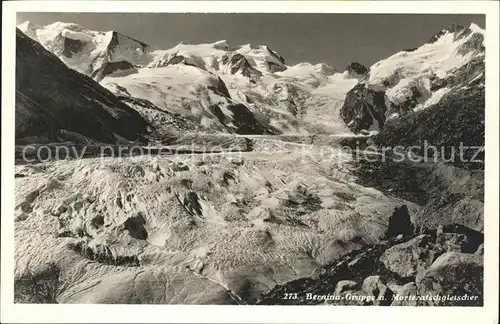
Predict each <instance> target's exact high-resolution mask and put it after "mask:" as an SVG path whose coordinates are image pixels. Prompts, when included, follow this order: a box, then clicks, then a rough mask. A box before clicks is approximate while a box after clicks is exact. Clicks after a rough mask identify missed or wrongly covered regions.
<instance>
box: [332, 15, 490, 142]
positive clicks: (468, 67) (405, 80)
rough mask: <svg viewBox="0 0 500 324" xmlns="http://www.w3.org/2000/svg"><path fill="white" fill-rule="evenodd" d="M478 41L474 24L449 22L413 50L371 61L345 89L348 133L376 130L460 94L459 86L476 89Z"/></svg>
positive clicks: (480, 64)
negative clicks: (365, 71)
mask: <svg viewBox="0 0 500 324" xmlns="http://www.w3.org/2000/svg"><path fill="white" fill-rule="evenodd" d="M483 40H484V31H483V30H482V29H480V28H479V27H478V26H476V25H474V24H472V25H471V26H470V27H463V26H457V25H452V26H450V27H449V28H447V29H444V30H442V31H440V32H439V33H437V34H436V35H434V36H433V37H432V38H431V39H430V40H429V42H428V43H426V44H424V45H422V46H420V47H418V48H416V49H408V50H404V51H401V52H399V53H396V54H394V55H392V56H391V57H389V58H387V59H385V60H382V61H379V62H377V63H375V64H374V65H373V66H372V67H371V68H370V70H369V72H368V74H367V75H366V77H365V78H364V79H363V80H362V81H361V82H360V83H359V84H358V85H357V86H356V87H354V88H353V89H351V90H350V91H349V93H348V94H347V96H346V100H345V103H344V105H343V107H342V112H341V117H342V118H343V120H344V121H345V122H346V123H347V124H348V125H349V127H350V128H351V129H352V130H353V131H354V132H360V131H362V130H382V129H383V128H384V126H385V125H387V124H388V123H389V122H392V120H397V119H398V118H401V117H404V116H406V115H413V114H415V113H416V112H419V111H422V110H427V109H429V107H432V106H434V105H436V104H438V103H440V102H446V101H449V100H450V98H454V97H456V96H463V94H462V92H463V91H462V90H463V88H468V89H472V88H477V89H478V92H480V91H481V87H483V84H484V82H482V81H481V80H484V53H485V50H484V45H483ZM408 118H417V117H408ZM395 122H396V121H395ZM396 123H399V122H396ZM406 124H407V123H405V125H406ZM423 124H426V123H413V125H423ZM408 125H411V123H408ZM421 127H423V126H421ZM426 127H429V126H426ZM431 128H432V127H431ZM415 136H416V134H415Z"/></svg>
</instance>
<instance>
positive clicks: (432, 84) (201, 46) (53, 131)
mask: <svg viewBox="0 0 500 324" xmlns="http://www.w3.org/2000/svg"><path fill="white" fill-rule="evenodd" d="M21 2H22V1H21ZM89 2H91V1H89ZM110 2H111V4H110ZM110 2H107V4H108V6H109V7H111V8H112V10H113V11H112V12H109V11H104V10H103V11H95V10H92V12H87V10H85V8H84V7H83V6H80V7H75V10H74V11H67V10H65V11H64V12H60V11H58V9H57V6H52V7H51V8H52V10H47V9H46V8H45V9H40V10H22V11H18V12H16V13H15V14H14V15H15V18H13V19H12V21H13V20H15V26H9V27H8V28H9V29H8V30H5V24H4V35H5V34H6V33H10V34H11V37H12V38H13V37H14V36H13V33H14V32H15V49H14V48H12V53H14V50H15V57H14V61H13V62H10V68H11V71H12V74H11V75H10V83H9V85H7V86H6V84H5V83H4V81H2V84H3V85H2V88H3V89H7V90H9V89H12V91H10V92H11V98H12V100H11V101H12V102H11V103H10V104H9V105H8V106H6V105H5V104H4V102H3V103H2V105H3V108H2V114H4V111H5V110H7V109H9V110H10V111H11V115H12V116H13V119H11V120H12V124H11V125H10V128H11V133H10V141H11V145H10V146H9V147H10V148H11V149H9V152H10V153H9V160H8V162H9V163H12V164H13V166H12V171H11V173H10V174H7V173H6V174H3V177H2V178H4V177H10V183H11V185H10V186H9V187H8V188H6V187H5V186H4V183H3V182H2V202H3V201H4V191H5V190H8V191H10V197H12V200H13V201H12V203H11V206H12V207H13V209H12V210H11V211H10V214H4V209H2V224H4V222H10V223H11V225H10V226H11V228H12V231H13V233H12V235H11V237H12V242H11V243H10V247H11V248H12V253H11V255H12V259H13V260H11V261H10V262H11V267H10V268H4V267H3V263H4V260H2V268H3V270H2V272H4V270H5V269H8V270H7V271H8V272H10V273H8V275H9V276H10V277H11V285H12V287H13V288H12V289H13V290H12V297H11V298H12V300H11V302H12V303H13V304H14V305H23V304H105V305H109V304H126V305H129V304H153V305H166V304H168V305H240V306H241V307H242V308H244V306H249V305H252V306H267V307H269V308H270V307H272V306H284V305H288V306H290V305H292V306H299V307H298V308H299V310H300V306H307V305H309V306H312V305H317V306H325V307H327V308H328V309H330V310H331V314H335V312H336V311H338V310H340V309H343V308H345V307H346V306H356V308H354V310H352V308H349V309H351V310H352V311H353V312H360V311H361V310H362V309H363V310H365V309H367V308H366V307H362V306H375V307H376V308H377V309H380V308H381V306H392V307H386V308H384V309H385V310H387V311H388V310H389V309H393V308H399V309H401V308H404V306H412V307H413V309H415V307H416V308H418V309H420V310H421V311H424V309H427V308H428V307H437V306H448V307H449V306H452V307H456V309H460V308H462V307H464V306H467V307H468V309H475V308H479V309H481V308H483V307H484V306H485V304H486V299H487V298H488V296H487V294H486V293H485V289H486V284H485V282H486V280H485V278H486V276H487V275H486V274H485V268H486V258H485V255H488V257H491V258H496V259H494V260H497V261H496V266H495V264H493V265H494V266H495V267H496V270H494V271H496V274H497V275H498V241H497V240H498V191H496V193H495V192H491V188H493V189H494V188H496V190H498V184H493V185H492V186H490V191H489V192H487V190H486V189H485V182H488V181H498V177H496V180H494V179H493V178H492V177H491V176H490V175H487V176H485V170H486V169H487V168H486V166H487V165H488V167H491V166H493V168H495V169H498V153H497V152H498V142H497V143H496V145H489V144H486V141H487V137H488V136H493V137H492V140H495V138H496V140H497V141H498V106H488V112H487V109H486V101H487V97H486V93H488V96H490V95H491V96H496V97H498V83H497V84H496V85H497V87H496V88H495V87H494V86H491V88H490V85H489V84H490V83H488V82H489V80H491V79H488V78H489V77H490V76H488V74H489V73H492V74H496V75H494V76H492V77H493V78H496V80H498V79H497V78H498V51H497V50H498V49H496V52H489V51H490V48H489V47H487V44H493V46H496V47H498V38H496V39H493V40H491V39H490V42H489V43H488V42H487V37H488V36H487V31H488V30H489V28H487V26H486V25H487V19H486V18H487V17H486V13H482V14H481V13H474V12H471V13H464V12H460V13H453V12H452V11H450V12H448V13H407V12H403V11H402V12H401V13H397V12H396V13H395V12H390V13H380V12H376V13H375V12H374V13H371V12H365V13H363V12H356V11H353V12H335V11H334V10H330V11H332V12H321V11H318V12H296V11H294V12H286V10H285V9H286V6H283V7H282V8H283V12H237V10H234V11H229V12H224V4H221V3H220V2H219V8H221V11H219V12H213V10H210V11H209V12H203V11H195V12H188V11H186V12H177V11H175V12H174V11H172V12H154V11H151V12H140V11H137V12H130V11H124V12H120V10H121V8H120V2H119V1H110ZM112 2H115V4H112ZM304 2H307V1H304ZM326 2H328V1H325V3H326ZM37 3H38V4H39V7H40V8H42V7H43V1H37ZM145 3H146V2H145ZM200 3H201V2H200ZM204 3H205V7H208V6H210V1H206V2H204ZM351 4H353V2H352V3H351ZM261 5H262V6H264V7H265V6H266V4H265V2H264V1H263V2H262V3H261ZM151 6H154V4H153V5H151ZM194 6H195V5H194ZM358 6H360V7H361V6H363V4H361V3H358ZM448 7H450V8H452V5H449V6H448ZM493 7H494V6H493ZM24 8H25V7H24ZM33 8H34V7H33ZM94 8H95V7H94ZM150 8H152V7H150ZM232 8H236V7H235V6H233V7H232ZM332 8H335V7H332ZM496 8H497V9H498V5H496ZM77 9H80V10H77ZM82 9H83V10H82ZM488 19H489V18H488ZM492 19H493V18H492ZM496 19H498V16H497V18H496ZM489 26H490V25H488V27H489ZM493 26H494V25H493ZM494 27H495V26H494ZM496 27H498V25H497V26H496ZM14 29H15V30H14ZM497 32H498V31H497ZM496 35H498V34H496ZM492 42H493V43H492ZM487 53H488V54H487ZM490 53H494V54H491V55H496V57H494V56H492V59H493V60H496V61H497V62H496V64H497V65H496V67H497V69H496V71H495V69H493V70H491V69H490V65H488V64H489V62H490V61H488V64H486V61H487V60H488V59H487V56H488V55H490ZM486 66H488V69H486ZM491 67H493V66H491ZM487 80H488V82H487ZM496 82H498V81H496ZM486 83H488V86H486ZM14 88H15V94H14ZM486 89H488V90H486ZM493 91H495V92H496V93H493ZM3 92H5V91H3ZM496 100H498V98H497V99H496ZM497 103H498V101H497ZM489 110H496V112H495V114H496V115H488V114H489V113H490V112H489ZM486 116H492V117H495V116H496V121H495V120H493V121H492V122H493V123H495V122H496V129H494V130H491V129H490V130H489V131H493V133H496V134H493V135H491V134H490V135H488V136H487V133H486V124H487V122H488V119H489V118H490V117H488V118H486ZM2 120H4V118H2ZM3 128H4V127H2V129H3ZM2 135H3V134H2ZM3 140H4V136H2V141H3ZM485 147H486V148H487V149H485ZM489 150H491V153H493V156H495V155H496V159H497V161H495V160H492V162H490V160H488V158H487V156H491V155H488V154H490V152H489ZM6 151H7V150H6V149H4V146H3V144H2V154H3V153H6ZM490 163H492V164H493V165H491V164H490ZM495 164H496V166H495ZM2 169H3V161H2ZM496 172H498V170H497V171H496ZM2 173H4V172H3V171H2ZM497 175H498V173H497ZM489 179H491V180H489ZM2 181H3V180H2ZM490 185H491V183H490ZM495 186H496V187H495ZM486 194H488V195H489V194H493V197H495V196H496V197H497V198H493V199H496V201H491V200H490V201H489V203H490V204H491V203H494V204H496V206H490V208H487V207H486V206H485V195H486ZM495 208H496V209H495ZM491 217H492V218H496V220H493V221H492V222H489V220H488V219H489V218H491ZM485 224H486V226H485ZM488 225H489V226H491V227H490V228H488ZM487 230H490V231H491V230H493V232H492V233H493V234H490V232H488V233H487ZM488 235H493V237H490V238H488V239H490V240H491V239H492V240H493V241H496V242H497V243H496V244H497V245H496V248H495V245H494V244H493V245H489V246H488V245H486V244H485V242H486V240H487V236H488ZM495 236H496V238H495ZM6 242H8V240H7V239H6V240H4V239H3V238H2V243H3V244H5V243H6ZM485 245H486V248H485ZM490 248H491V250H490V251H488V249H490ZM2 250H3V249H2ZM488 253H490V254H488ZM2 254H3V253H2ZM493 254H495V255H493ZM2 259H4V257H2ZM490 266H491V264H490ZM489 278H490V279H491V276H490V277H489ZM2 281H3V274H2ZM492 283H493V284H494V282H492ZM493 289H497V290H496V292H497V293H498V287H496V288H495V287H493ZM2 290H3V288H2ZM490 291H491V290H490ZM2 297H3V296H2ZM495 298H496V299H497V300H498V297H495ZM493 301H494V300H493ZM490 302H491V296H490ZM325 307H323V308H322V309H325ZM2 308H3V306H2ZM55 309H57V308H54V310H55ZM259 309H260V308H259ZM264 309H265V308H264ZM284 309H285V312H286V311H287V309H292V308H291V307H290V308H284ZM356 309H357V311H356ZM236 311H237V310H236ZM2 312H3V310H2ZM424 312H425V311H424ZM73 315H74V316H75V315H76V314H73ZM490 315H491V316H490V317H488V318H489V319H491V320H493V319H494V318H496V319H497V320H498V312H497V314H496V315H495V314H490ZM332 316H333V315H332ZM241 320H245V319H240V321H241ZM330 320H333V319H330Z"/></svg>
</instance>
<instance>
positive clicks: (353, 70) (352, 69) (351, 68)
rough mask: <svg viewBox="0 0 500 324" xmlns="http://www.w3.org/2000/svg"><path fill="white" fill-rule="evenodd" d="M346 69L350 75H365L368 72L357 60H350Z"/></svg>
mask: <svg viewBox="0 0 500 324" xmlns="http://www.w3.org/2000/svg"><path fill="white" fill-rule="evenodd" d="M346 71H347V72H349V74H351V75H360V76H361V75H366V74H367V73H368V69H367V68H366V67H365V66H364V65H362V64H361V63H358V62H352V63H350V64H349V65H348V66H347V67H346Z"/></svg>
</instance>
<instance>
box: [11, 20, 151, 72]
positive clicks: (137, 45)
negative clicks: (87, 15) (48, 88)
mask: <svg viewBox="0 0 500 324" xmlns="http://www.w3.org/2000/svg"><path fill="white" fill-rule="evenodd" d="M18 28H19V29H20V30H21V31H22V32H24V33H25V34H26V35H28V36H29V37H31V38H33V39H34V40H36V41H38V42H39V43H40V44H42V45H43V46H44V47H45V48H46V49H47V50H49V51H51V52H52V53H54V54H55V55H56V56H57V57H58V58H59V59H61V60H62V61H63V62H64V63H66V64H67V65H68V66H69V67H71V68H73V69H75V70H77V71H78V72H81V73H84V74H87V75H89V76H93V77H95V78H97V79H99V78H102V77H103V75H102V74H103V72H104V70H106V65H108V64H109V63H112V62H127V63H128V65H131V66H134V65H141V64H144V63H145V62H147V61H148V59H149V57H148V52H149V50H150V46H149V45H147V44H145V43H143V42H140V41H138V40H135V39H133V38H131V37H128V36H125V35H123V34H120V33H118V32H116V31H108V32H99V31H91V30H87V29H84V28H83V27H81V26H79V25H77V24H73V23H63V22H55V23H53V24H50V25H47V26H43V27H42V26H37V25H35V24H32V23H31V22H29V21H28V22H25V23H23V24H21V25H19V26H18ZM105 72H108V73H112V72H113V71H112V69H111V70H110V68H107V70H106V71H105Z"/></svg>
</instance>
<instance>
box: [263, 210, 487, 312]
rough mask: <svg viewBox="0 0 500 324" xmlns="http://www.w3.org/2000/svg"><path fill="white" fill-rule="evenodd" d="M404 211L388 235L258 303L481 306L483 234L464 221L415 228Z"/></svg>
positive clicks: (284, 287) (280, 289)
mask: <svg viewBox="0 0 500 324" xmlns="http://www.w3.org/2000/svg"><path fill="white" fill-rule="evenodd" d="M405 214H406V215H407V211H406V210H405V209H404V208H402V209H397V210H396V211H395V213H394V215H393V217H392V218H391V221H392V222H393V223H398V224H397V225H395V226H394V227H393V228H392V230H391V226H389V228H388V231H387V233H386V236H389V237H387V240H384V241H382V242H380V243H377V244H374V245H372V246H369V247H365V248H362V249H361V250H356V251H353V252H351V253H348V254H347V255H345V256H343V257H341V258H339V259H338V260H336V261H335V262H334V263H332V264H329V265H327V266H325V267H322V268H321V269H319V270H318V271H317V272H316V273H315V274H314V275H313V276H311V277H310V278H303V279H299V280H295V281H292V282H289V283H287V284H286V285H283V286H278V287H275V288H274V289H273V290H271V291H270V292H269V293H268V294H266V295H265V296H264V297H263V298H262V299H261V300H260V301H259V302H258V304H261V305H262V304H264V305H265V304H272V305H276V304H286V305H308V304H309V305H319V304H328V305H356V306H482V305H483V280H484V279H483V262H484V261H483V254H484V250H483V240H484V238H483V234H482V233H480V232H476V231H474V230H472V229H469V228H467V227H464V226H460V225H450V226H439V227H438V228H437V229H420V232H417V233H416V232H415V228H414V227H413V226H411V223H410V221H409V218H408V219H407V220H406V221H405V219H404V218H405ZM404 223H406V226H407V227H405V226H404Z"/></svg>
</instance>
